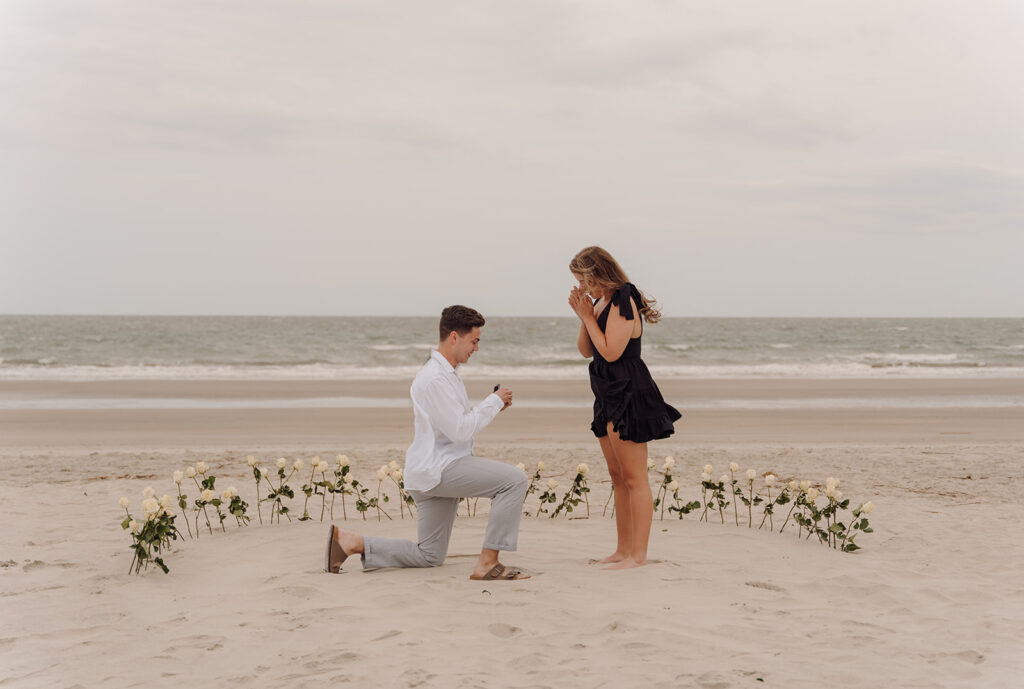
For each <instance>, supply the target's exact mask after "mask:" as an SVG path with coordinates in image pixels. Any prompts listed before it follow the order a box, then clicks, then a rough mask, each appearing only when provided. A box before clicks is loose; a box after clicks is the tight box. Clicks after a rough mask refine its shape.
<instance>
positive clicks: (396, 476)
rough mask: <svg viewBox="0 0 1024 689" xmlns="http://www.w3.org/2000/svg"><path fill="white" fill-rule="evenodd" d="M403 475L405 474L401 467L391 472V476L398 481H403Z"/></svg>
mask: <svg viewBox="0 0 1024 689" xmlns="http://www.w3.org/2000/svg"><path fill="white" fill-rule="evenodd" d="M403 476H405V474H403V473H402V470H401V469H395V470H394V471H392V472H391V478H393V479H395V480H396V481H398V482H401V480H402V477H403Z"/></svg>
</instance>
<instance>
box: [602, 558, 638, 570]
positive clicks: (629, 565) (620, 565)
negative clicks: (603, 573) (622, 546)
mask: <svg viewBox="0 0 1024 689" xmlns="http://www.w3.org/2000/svg"><path fill="white" fill-rule="evenodd" d="M646 564H647V560H643V561H637V560H634V559H633V558H631V557H627V558H626V559H625V560H622V561H621V562H617V563H615V564H614V565H611V566H609V567H605V569H633V568H634V567H643V566H644V565H646Z"/></svg>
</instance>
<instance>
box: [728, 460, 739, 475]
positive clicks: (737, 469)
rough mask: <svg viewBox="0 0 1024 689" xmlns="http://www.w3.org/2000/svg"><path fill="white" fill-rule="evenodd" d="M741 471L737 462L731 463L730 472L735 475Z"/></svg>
mask: <svg viewBox="0 0 1024 689" xmlns="http://www.w3.org/2000/svg"><path fill="white" fill-rule="evenodd" d="M739 470H740V465H739V464H737V463H736V462H729V471H731V472H732V473H734V474H735V473H736V472H737V471H739Z"/></svg>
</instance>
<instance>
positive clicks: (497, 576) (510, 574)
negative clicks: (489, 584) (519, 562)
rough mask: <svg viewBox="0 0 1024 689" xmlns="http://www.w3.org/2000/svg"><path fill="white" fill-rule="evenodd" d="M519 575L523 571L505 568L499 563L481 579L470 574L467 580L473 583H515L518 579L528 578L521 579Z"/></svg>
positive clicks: (515, 568)
mask: <svg viewBox="0 0 1024 689" xmlns="http://www.w3.org/2000/svg"><path fill="white" fill-rule="evenodd" d="M520 574H523V570H521V569H519V568H518V567H506V566H505V565H503V564H501V563H500V562H499V563H498V564H496V565H494V567H492V568H491V571H490V572H488V573H487V574H485V575H483V576H482V577H478V576H476V575H473V574H470V575H469V578H470V579H472V580H473V581H498V580H500V581H516V580H519V579H529V578H530V577H528V576H526V577H521V576H519V575H520Z"/></svg>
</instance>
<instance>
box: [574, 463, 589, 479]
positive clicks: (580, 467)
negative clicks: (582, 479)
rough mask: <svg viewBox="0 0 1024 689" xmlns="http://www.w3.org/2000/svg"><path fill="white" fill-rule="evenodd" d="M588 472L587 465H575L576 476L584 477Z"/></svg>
mask: <svg viewBox="0 0 1024 689" xmlns="http://www.w3.org/2000/svg"><path fill="white" fill-rule="evenodd" d="M589 470H590V467H588V466H587V465H586V464H585V463H583V462H580V463H579V464H577V465H576V473H577V474H583V475H584V476H586V475H587V472H588V471H589Z"/></svg>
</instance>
